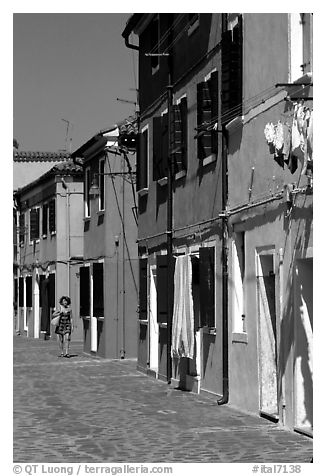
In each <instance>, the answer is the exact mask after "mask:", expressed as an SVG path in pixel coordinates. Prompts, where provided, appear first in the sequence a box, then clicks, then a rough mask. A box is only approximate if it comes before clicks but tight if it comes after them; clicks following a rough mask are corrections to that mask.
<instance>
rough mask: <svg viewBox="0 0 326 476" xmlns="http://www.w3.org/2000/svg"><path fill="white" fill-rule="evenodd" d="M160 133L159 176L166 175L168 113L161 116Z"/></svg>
mask: <svg viewBox="0 0 326 476" xmlns="http://www.w3.org/2000/svg"><path fill="white" fill-rule="evenodd" d="M161 134H162V166H161V168H160V178H163V177H167V176H168V156H169V128H168V114H167V113H165V114H163V116H161Z"/></svg>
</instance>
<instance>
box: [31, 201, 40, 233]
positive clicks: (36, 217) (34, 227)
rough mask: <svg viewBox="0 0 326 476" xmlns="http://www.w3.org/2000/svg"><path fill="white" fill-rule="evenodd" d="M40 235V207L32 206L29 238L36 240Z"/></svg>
mask: <svg viewBox="0 0 326 476" xmlns="http://www.w3.org/2000/svg"><path fill="white" fill-rule="evenodd" d="M39 237H40V209H39V208H33V209H32V210H31V211H30V240H31V241H33V240H37V239H38V238H39Z"/></svg>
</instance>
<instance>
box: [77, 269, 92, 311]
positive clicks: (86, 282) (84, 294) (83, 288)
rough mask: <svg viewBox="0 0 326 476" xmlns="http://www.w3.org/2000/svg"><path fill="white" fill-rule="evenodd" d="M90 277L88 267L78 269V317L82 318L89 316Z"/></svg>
mask: <svg viewBox="0 0 326 476" xmlns="http://www.w3.org/2000/svg"><path fill="white" fill-rule="evenodd" d="M89 278H90V275H89V266H82V267H80V268H79V296H80V299H79V301H80V315H81V316H83V317H86V316H89V315H90V279H89Z"/></svg>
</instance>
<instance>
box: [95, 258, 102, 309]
mask: <svg viewBox="0 0 326 476" xmlns="http://www.w3.org/2000/svg"><path fill="white" fill-rule="evenodd" d="M103 294H104V287H103V263H94V264H93V316H95V317H104V299H103Z"/></svg>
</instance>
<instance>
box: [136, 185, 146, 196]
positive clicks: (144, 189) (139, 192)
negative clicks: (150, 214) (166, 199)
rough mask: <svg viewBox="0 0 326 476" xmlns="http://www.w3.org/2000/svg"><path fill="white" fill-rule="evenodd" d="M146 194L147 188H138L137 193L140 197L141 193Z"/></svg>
mask: <svg viewBox="0 0 326 476" xmlns="http://www.w3.org/2000/svg"><path fill="white" fill-rule="evenodd" d="M147 194H148V188H147V187H146V188H142V189H141V190H138V195H140V196H141V197H142V196H143V195H147Z"/></svg>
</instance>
